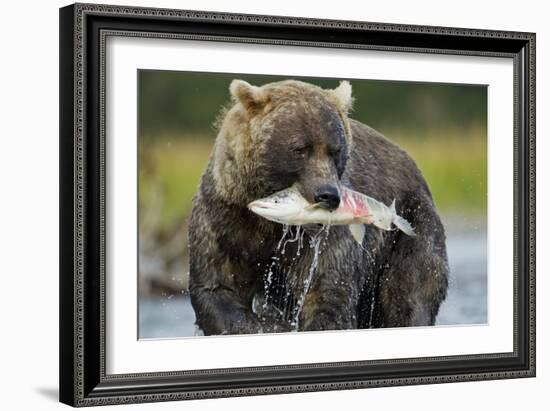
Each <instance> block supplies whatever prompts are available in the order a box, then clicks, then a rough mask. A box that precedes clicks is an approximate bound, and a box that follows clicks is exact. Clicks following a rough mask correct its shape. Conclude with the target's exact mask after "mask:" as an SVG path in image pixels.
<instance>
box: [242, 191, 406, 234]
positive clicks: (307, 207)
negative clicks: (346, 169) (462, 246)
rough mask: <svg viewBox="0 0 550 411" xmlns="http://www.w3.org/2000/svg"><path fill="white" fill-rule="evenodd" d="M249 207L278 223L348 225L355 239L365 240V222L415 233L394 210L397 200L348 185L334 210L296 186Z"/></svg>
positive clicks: (386, 228) (379, 226)
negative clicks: (376, 196) (309, 198)
mask: <svg viewBox="0 0 550 411" xmlns="http://www.w3.org/2000/svg"><path fill="white" fill-rule="evenodd" d="M248 208H249V210H250V211H252V212H253V213H255V214H257V215H259V216H261V217H263V218H265V219H267V220H270V221H273V222H276V223H279V224H286V225H296V226H299V225H307V224H328V225H348V226H349V230H350V232H351V234H352V236H353V238H354V239H355V240H356V241H357V242H358V243H359V244H362V243H363V238H364V236H365V224H372V225H374V226H376V227H378V228H380V229H382V230H392V228H393V226H395V227H396V228H398V229H399V230H401V231H402V232H403V233H405V234H406V235H409V236H415V232H414V229H413V227H412V226H411V224H410V223H409V222H408V221H407V220H406V219H404V218H403V217H401V216H399V215H398V214H397V212H396V210H395V200H393V202H392V203H391V204H390V205H389V206H387V205H385V204H384V203H382V202H380V201H378V200H375V199H374V198H372V197H369V196H367V195H365V194H362V193H359V192H357V191H353V190H351V189H349V188H346V187H341V188H340V204H339V206H338V208H336V209H335V210H327V209H326V208H324V207H322V206H321V205H320V204H319V203H310V202H308V201H307V200H306V199H305V198H304V197H303V196H302V195H301V194H300V192H299V191H298V190H297V189H296V187H295V186H292V187H290V188H287V189H285V190H282V191H279V192H277V193H275V194H273V195H271V196H269V197H265V198H262V199H259V200H255V201H252V202H251V203H250V204H248Z"/></svg>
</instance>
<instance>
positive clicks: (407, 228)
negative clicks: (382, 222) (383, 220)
mask: <svg viewBox="0 0 550 411" xmlns="http://www.w3.org/2000/svg"><path fill="white" fill-rule="evenodd" d="M390 210H391V213H392V223H393V224H394V225H395V226H396V227H397V228H399V229H400V230H401V231H403V232H404V233H405V234H407V235H410V236H411V237H414V236H415V235H416V233H415V232H414V228H413V226H412V225H411V223H409V222H408V221H407V220H405V219H404V218H403V217H401V216H399V215H397V211H396V210H395V199H394V200H393V202H392V203H391V206H390Z"/></svg>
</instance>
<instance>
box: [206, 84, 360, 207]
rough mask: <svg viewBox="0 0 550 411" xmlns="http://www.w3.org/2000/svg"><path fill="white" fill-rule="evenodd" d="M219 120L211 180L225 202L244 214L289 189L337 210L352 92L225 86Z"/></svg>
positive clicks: (344, 86) (312, 87) (291, 86)
mask: <svg viewBox="0 0 550 411" xmlns="http://www.w3.org/2000/svg"><path fill="white" fill-rule="evenodd" d="M230 92H231V96H232V105H231V106H230V107H229V108H228V109H226V110H224V111H223V112H222V114H221V117H220V120H219V133H218V136H217V139H216V143H215V148H214V155H213V163H212V172H213V177H214V181H215V183H216V191H217V193H218V194H219V195H221V196H222V197H223V198H224V200H225V201H227V202H229V203H233V204H238V205H242V206H245V205H246V204H248V203H249V202H250V201H252V200H255V199H257V198H261V197H265V196H268V195H270V194H273V193H275V192H277V191H279V190H282V189H285V188H287V187H290V186H292V185H294V184H296V186H297V188H298V189H299V191H300V192H301V194H302V195H303V196H304V197H305V198H306V199H307V200H308V201H309V202H311V203H320V204H322V205H323V206H325V207H326V208H328V209H334V208H336V207H337V206H338V204H339V201H340V197H339V187H340V178H341V177H342V174H343V172H344V169H345V167H346V162H347V159H348V156H349V152H350V147H351V143H352V136H351V129H350V125H349V120H348V117H347V116H348V113H349V111H350V110H351V107H352V101H353V98H352V93H351V85H350V84H349V82H347V81H342V82H341V83H340V85H339V86H338V87H337V88H336V89H331V90H325V89H322V88H320V87H318V86H315V85H312V84H308V83H304V82H300V81H295V80H286V81H281V82H275V83H270V84H266V85H264V86H261V87H256V86H253V85H250V84H249V83H247V82H245V81H242V80H233V82H232V83H231V86H230Z"/></svg>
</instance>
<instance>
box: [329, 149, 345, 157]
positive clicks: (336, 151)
mask: <svg viewBox="0 0 550 411" xmlns="http://www.w3.org/2000/svg"><path fill="white" fill-rule="evenodd" d="M341 152H342V147H334V148H331V149H330V150H329V154H330V155H331V156H332V157H337V156H339V155H340V153H341Z"/></svg>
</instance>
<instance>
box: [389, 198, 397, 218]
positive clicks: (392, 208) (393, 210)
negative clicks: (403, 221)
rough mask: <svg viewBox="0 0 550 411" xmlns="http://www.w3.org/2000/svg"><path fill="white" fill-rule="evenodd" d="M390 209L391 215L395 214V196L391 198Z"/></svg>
mask: <svg viewBox="0 0 550 411" xmlns="http://www.w3.org/2000/svg"><path fill="white" fill-rule="evenodd" d="M390 211H391V212H392V214H393V215H397V211H395V198H394V199H393V201H392V203H391V205H390Z"/></svg>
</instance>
